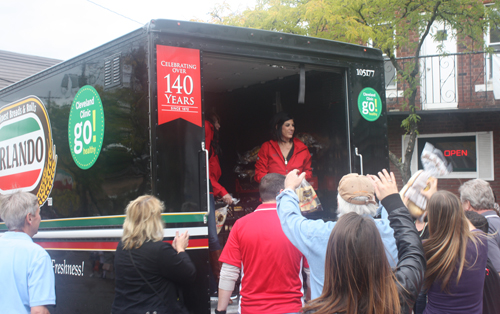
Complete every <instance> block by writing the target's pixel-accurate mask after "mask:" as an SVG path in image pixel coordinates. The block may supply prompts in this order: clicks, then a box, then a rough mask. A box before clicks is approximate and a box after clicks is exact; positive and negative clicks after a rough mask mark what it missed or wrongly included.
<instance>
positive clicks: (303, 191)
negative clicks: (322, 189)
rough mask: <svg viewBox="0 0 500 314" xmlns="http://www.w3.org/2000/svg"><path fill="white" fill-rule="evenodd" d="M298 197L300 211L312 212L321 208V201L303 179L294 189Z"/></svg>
mask: <svg viewBox="0 0 500 314" xmlns="http://www.w3.org/2000/svg"><path fill="white" fill-rule="evenodd" d="M295 193H297V196H298V197H299V207H300V211H301V212H302V213H312V212H315V211H318V210H323V207H321V202H320V200H319V198H318V195H317V194H316V191H314V188H313V187H312V186H311V184H310V183H309V182H307V181H306V180H305V179H303V180H302V182H301V183H300V185H299V187H298V188H297V189H296V190H295Z"/></svg>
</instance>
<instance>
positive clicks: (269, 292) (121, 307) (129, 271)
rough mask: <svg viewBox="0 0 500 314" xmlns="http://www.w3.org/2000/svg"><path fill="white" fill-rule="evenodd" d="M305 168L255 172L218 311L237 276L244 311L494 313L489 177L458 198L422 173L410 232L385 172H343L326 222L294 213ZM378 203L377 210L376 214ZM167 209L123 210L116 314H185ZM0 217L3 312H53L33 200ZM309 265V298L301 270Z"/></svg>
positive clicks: (177, 249)
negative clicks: (421, 211)
mask: <svg viewBox="0 0 500 314" xmlns="http://www.w3.org/2000/svg"><path fill="white" fill-rule="evenodd" d="M305 176H306V173H305V172H302V173H299V171H298V170H293V171H291V172H289V173H288V174H287V175H286V176H283V175H281V174H276V173H268V174H266V175H265V176H264V177H262V178H261V180H260V186H259V192H260V197H261V199H262V204H261V205H260V206H259V207H258V208H257V209H256V210H255V212H253V213H251V214H248V215H247V216H245V217H243V218H241V219H239V220H238V221H237V222H236V223H235V225H234V227H233V229H232V230H231V233H230V236H229V239H228V241H227V243H226V244H225V246H224V249H223V251H222V254H221V256H220V262H221V263H222V269H221V274H220V282H219V300H218V305H217V309H216V310H215V313H225V311H226V308H227V306H228V303H229V300H230V296H231V293H232V291H233V289H234V286H235V283H236V281H237V279H238V277H239V276H241V278H242V279H241V291H240V293H241V301H240V305H239V306H240V309H239V312H240V313H242V314H244V313H307V314H312V313H316V314H320V313H349V314H350V313H367V314H373V313H388V314H392V313H395V314H399V313H405V314H406V313H412V311H413V313H425V314H431V313H478V314H479V313H485V314H488V313H500V300H499V298H498V293H499V292H500V276H499V273H498V271H497V269H499V268H500V267H499V268H497V267H496V264H498V263H499V262H500V261H499V259H498V255H497V253H498V250H499V247H500V246H499V243H500V234H499V232H498V226H499V225H500V217H499V216H498V213H497V211H496V210H495V207H496V206H495V196H494V194H493V191H492V189H491V187H490V185H489V184H488V183H487V182H486V181H483V180H480V179H474V180H470V181H468V182H465V183H464V184H463V185H462V186H461V187H460V189H459V193H460V197H457V196H456V195H455V194H453V193H451V192H448V191H444V190H443V191H438V188H437V180H432V181H430V182H429V183H430V188H429V189H428V190H427V191H424V190H422V192H421V193H422V194H423V195H424V196H425V197H426V198H427V199H428V202H427V208H426V210H425V214H426V219H425V220H424V221H425V223H424V224H423V227H422V226H421V227H420V228H419V229H420V230H417V227H416V226H415V225H416V224H415V217H412V216H411V215H410V213H409V211H408V209H407V207H406V206H405V202H406V201H407V200H406V199H402V198H401V196H400V194H399V193H398V190H397V185H396V179H395V177H394V174H393V173H388V172H387V171H386V170H383V171H382V172H379V173H378V175H367V176H363V175H357V174H348V175H346V176H344V177H343V178H342V180H340V182H339V185H338V204H339V207H338V217H339V218H338V220H337V221H328V222H326V221H322V220H309V219H307V218H306V217H304V216H303V215H302V214H301V212H300V208H299V200H298V198H297V195H296V194H295V189H296V188H297V187H298V186H299V185H300V183H301V182H302V180H303V179H304V178H305ZM377 199H378V200H379V201H380V203H377ZM379 206H380V213H381V214H380V218H378V217H374V216H375V215H376V213H377V212H379V211H378V210H377V207H379ZM163 210H164V205H163V203H162V202H161V201H159V200H158V199H157V198H156V197H154V196H150V195H145V196H141V197H139V198H137V199H136V200H134V201H132V202H130V203H129V205H128V206H127V208H126V219H125V222H124V225H123V237H122V239H121V241H120V242H119V245H118V248H117V249H116V254H115V268H116V288H115V299H114V302H113V307H112V313H146V312H148V311H149V312H150V313H153V312H154V311H156V313H188V311H187V310H186V307H185V305H184V304H183V300H182V297H179V294H178V291H177V289H176V283H181V282H182V283H189V282H192V281H193V280H194V278H195V276H196V269H195V267H194V265H193V263H192V261H191V259H190V257H189V255H188V254H187V253H186V252H185V249H186V247H187V246H188V242H189V235H188V234H187V232H186V233H183V234H177V235H176V237H175V239H174V241H173V243H172V244H169V243H166V242H163V241H162V240H163V237H164V235H163V227H164V226H163V221H162V219H161V213H162V211H163ZM0 217H2V219H3V220H4V221H5V223H6V225H7V227H8V229H9V231H8V232H6V233H5V234H4V235H3V236H2V237H1V238H0V251H1V252H2V256H3V258H2V259H0V277H1V278H4V284H5V285H8V286H10V287H15V289H8V290H6V292H8V293H2V294H1V295H0V302H1V303H2V304H3V307H4V309H6V308H8V309H9V311H8V312H9V313H10V312H12V313H24V312H26V313H45V314H46V313H49V311H48V310H47V306H48V305H51V304H55V291H54V272H53V271H52V266H51V261H50V257H49V255H48V254H47V252H46V251H45V250H43V249H42V248H41V247H40V246H38V245H36V244H35V243H33V241H32V237H33V236H34V235H35V234H36V233H37V231H38V226H39V223H40V208H39V206H38V203H37V198H36V197H35V196H34V195H32V194H29V193H25V192H16V193H14V194H11V195H7V196H2V198H1V205H0ZM425 230H427V231H428V236H427V237H426V239H423V240H422V239H421V236H422V234H423V233H424V232H423V231H425ZM309 272H310V287H311V299H310V300H309V301H308V302H307V303H305V302H304V291H303V287H304V283H303V277H302V274H303V273H309ZM306 277H307V276H306ZM21 278H25V279H24V280H21ZM306 280H307V278H306Z"/></svg>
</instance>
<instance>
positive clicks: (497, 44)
mask: <svg viewBox="0 0 500 314" xmlns="http://www.w3.org/2000/svg"><path fill="white" fill-rule="evenodd" d="M495 13H496V14H499V13H498V12H497V11H495ZM485 42H486V45H487V46H488V47H491V48H493V49H495V51H498V53H500V27H499V26H497V25H490V27H489V28H488V32H487V33H486V34H485ZM494 54H495V53H493V54H487V55H485V58H486V59H487V61H486V77H487V79H488V81H490V80H492V79H493V55H494Z"/></svg>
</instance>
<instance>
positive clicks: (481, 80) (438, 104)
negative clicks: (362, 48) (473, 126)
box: [384, 52, 500, 110]
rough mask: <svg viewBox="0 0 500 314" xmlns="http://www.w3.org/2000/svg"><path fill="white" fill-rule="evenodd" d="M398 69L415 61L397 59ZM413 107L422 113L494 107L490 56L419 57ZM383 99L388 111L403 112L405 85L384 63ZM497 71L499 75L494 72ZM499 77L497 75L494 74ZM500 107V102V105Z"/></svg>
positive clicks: (476, 54)
mask: <svg viewBox="0 0 500 314" xmlns="http://www.w3.org/2000/svg"><path fill="white" fill-rule="evenodd" d="M397 62H398V64H399V65H400V67H401V68H403V70H404V69H406V68H407V67H409V66H411V67H413V62H414V59H413V58H410V57H405V58H397ZM419 62H420V74H419V78H420V86H419V87H418V91H417V98H416V104H417V106H418V107H420V108H422V109H451V108H469V107H491V106H495V99H494V96H493V85H492V78H493V75H492V73H493V66H492V55H491V54H489V53H485V52H474V53H454V54H447V55H431V56H422V57H420V58H419ZM384 68H385V84H386V99H387V104H388V109H389V110H394V109H400V110H401V109H403V110H404V108H401V106H402V105H403V104H404V103H405V101H404V95H403V93H404V91H405V90H406V89H407V88H408V83H407V82H405V81H403V80H398V77H397V76H396V71H395V69H394V66H393V65H392V63H391V61H389V60H387V61H386V62H385V67H384ZM497 71H500V70H498V69H497ZM496 74H498V75H499V76H500V73H498V72H497V73H496ZM499 104H500V101H499Z"/></svg>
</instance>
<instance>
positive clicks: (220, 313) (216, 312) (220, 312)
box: [215, 309, 226, 314]
mask: <svg viewBox="0 0 500 314" xmlns="http://www.w3.org/2000/svg"><path fill="white" fill-rule="evenodd" d="M215 314H226V311H218V310H217V309H215Z"/></svg>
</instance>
